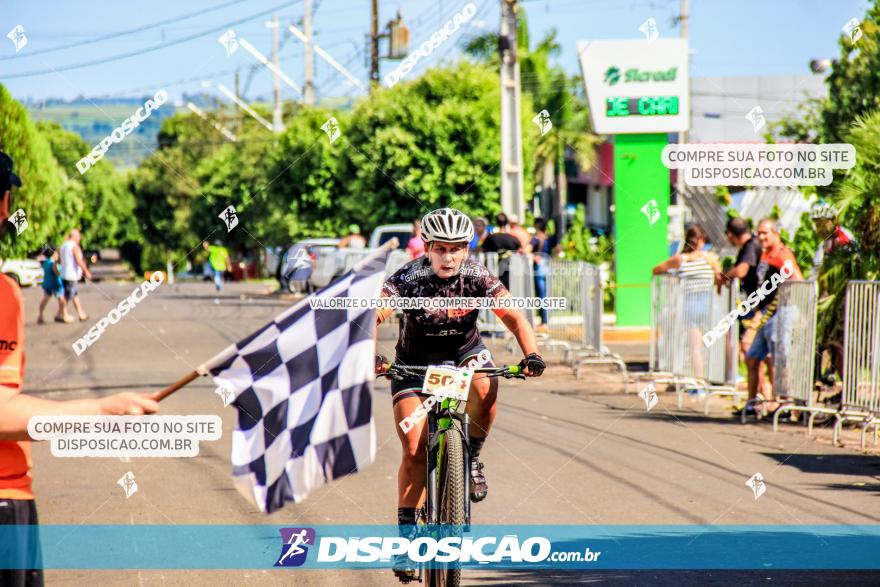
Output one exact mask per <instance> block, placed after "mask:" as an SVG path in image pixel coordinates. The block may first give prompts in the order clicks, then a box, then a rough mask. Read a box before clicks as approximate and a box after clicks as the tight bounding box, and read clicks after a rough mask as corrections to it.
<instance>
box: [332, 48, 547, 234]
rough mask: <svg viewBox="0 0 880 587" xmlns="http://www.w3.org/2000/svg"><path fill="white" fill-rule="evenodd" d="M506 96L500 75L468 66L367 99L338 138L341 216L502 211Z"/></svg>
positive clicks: (366, 219)
mask: <svg viewBox="0 0 880 587" xmlns="http://www.w3.org/2000/svg"><path fill="white" fill-rule="evenodd" d="M499 91H500V90H499V81H498V75H497V74H496V73H494V72H492V71H490V70H489V69H488V68H487V67H486V66H483V65H474V64H470V63H467V62H461V63H459V64H458V65H457V66H455V67H453V68H438V69H432V70H429V71H428V72H427V73H426V74H425V75H423V76H422V77H420V78H417V79H415V80H412V81H409V82H402V83H399V84H397V85H395V86H394V87H393V88H391V89H385V90H378V91H376V92H374V94H373V95H372V96H371V99H370V100H365V101H363V102H360V103H359V104H358V105H357V106H356V107H355V109H354V111H353V112H352V115H351V118H350V122H349V123H348V127H347V128H345V129H343V131H342V132H343V137H340V139H339V140H338V141H337V142H338V143H340V144H339V146H338V149H339V151H340V152H341V157H342V161H340V165H339V168H338V177H340V178H345V181H346V182H347V183H346V185H344V186H343V190H344V191H343V192H342V194H343V195H346V196H348V197H347V198H344V199H342V201H341V204H340V207H339V213H340V214H342V215H343V216H344V217H345V218H349V217H351V218H355V219H360V220H361V221H362V222H361V224H366V225H368V226H372V225H375V224H381V223H384V222H394V221H396V222H405V221H408V220H411V219H413V218H416V217H420V216H422V215H423V214H425V212H427V211H429V210H431V209H433V208H436V207H441V206H455V207H458V208H460V209H462V210H463V211H465V212H469V213H474V214H482V215H490V214H494V213H497V212H499V211H500V196H499V193H500V170H499V167H500V160H501V149H500V144H499V141H498V137H499V136H500V112H499V108H498V104H499V102H500V95H499ZM524 109H525V107H524ZM335 145H336V144H335V143H334V146H335ZM524 151H525V156H526V157H528V156H529V155H530V154H531V153H530V150H529V148H528V147H526V148H525V149H524ZM532 186H533V184H532V182H531V181H530V180H529V178H526V181H525V191H526V193H529V192H530V191H531V190H532Z"/></svg>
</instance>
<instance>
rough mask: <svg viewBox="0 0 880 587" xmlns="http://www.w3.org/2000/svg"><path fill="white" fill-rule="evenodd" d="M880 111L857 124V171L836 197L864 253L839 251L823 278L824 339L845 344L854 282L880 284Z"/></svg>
mask: <svg viewBox="0 0 880 587" xmlns="http://www.w3.org/2000/svg"><path fill="white" fill-rule="evenodd" d="M878 137H880V110H874V111H873V112H869V113H867V114H865V115H862V116H860V117H858V118H857V119H856V122H855V123H854V124H853V125H852V127H851V128H850V130H849V135H848V136H847V137H846V142H848V143H850V144H852V146H853V147H855V150H856V165H855V166H854V167H853V168H852V169H850V170H849V172H848V173H847V174H846V176H845V177H844V178H843V180H842V181H841V182H840V184H839V187H838V189H837V190H836V192H835V193H834V195H833V198H834V203H835V204H836V205H837V207H838V209H839V210H840V221H841V223H842V224H843V225H844V226H849V227H852V231H853V236H855V237H856V240H858V242H859V251H858V253H857V254H855V255H853V254H852V253H851V252H849V251H839V253H838V254H834V255H831V256H830V257H829V258H827V259H826V260H825V262H824V263H823V266H822V270H821V272H820V274H819V278H818V279H819V288H820V291H823V292H826V293H827V296H826V297H824V298H823V299H822V301H821V302H820V303H819V321H818V324H817V328H818V339H819V340H826V341H827V340H838V341H839V340H842V339H843V304H844V299H845V297H846V284H847V282H848V281H850V280H853V279H866V280H876V279H880V141H878Z"/></svg>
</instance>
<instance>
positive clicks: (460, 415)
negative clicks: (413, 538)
mask: <svg viewBox="0 0 880 587" xmlns="http://www.w3.org/2000/svg"><path fill="white" fill-rule="evenodd" d="M465 403H466V402H465V401H464V400H454V399H451V398H444V399H443V400H442V401H441V402H439V403H438V404H437V405H436V406H435V407H434V408H433V409H432V410H431V411H430V412H428V415H427V426H428V441H427V444H426V447H425V449H426V450H427V453H428V454H427V457H428V477H427V479H426V490H427V497H426V500H425V514H426V517H427V522H428V524H440V523H441V522H440V519H439V518H440V503H439V500H438V495H439V488H440V481H441V479H440V463H441V462H442V459H443V450H444V448H445V443H444V441H443V439H444V438H445V436H446V434H461V435H462V441H463V443H462V444H463V445H464V494H465V495H468V494H469V492H470V483H471V469H470V462H471V459H470V445H469V443H468V439H469V438H470V436H469V426H470V419H469V418H468V415H467V412H465V411H464V405H463V404H465ZM459 404H461V405H459ZM459 410H460V411H459ZM456 422H457V423H458V426H456ZM464 512H465V525H466V526H470V523H471V500H470V499H466V500H465V503H464Z"/></svg>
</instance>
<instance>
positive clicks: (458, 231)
mask: <svg viewBox="0 0 880 587" xmlns="http://www.w3.org/2000/svg"><path fill="white" fill-rule="evenodd" d="M473 238H474V224H473V222H471V219H470V218H468V217H467V215H466V214H464V213H463V212H460V211H459V210H456V209H455V208H440V209H438V210H434V211H433V212H428V213H427V214H425V217H424V218H422V240H424V241H425V242H426V243H427V242H431V241H445V242H449V243H457V242H471V239H473Z"/></svg>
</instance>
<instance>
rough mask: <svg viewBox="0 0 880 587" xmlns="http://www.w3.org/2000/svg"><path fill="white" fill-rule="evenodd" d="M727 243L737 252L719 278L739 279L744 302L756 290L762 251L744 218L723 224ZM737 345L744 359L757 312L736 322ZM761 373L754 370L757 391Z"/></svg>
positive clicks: (755, 329) (754, 330) (769, 367)
mask: <svg viewBox="0 0 880 587" xmlns="http://www.w3.org/2000/svg"><path fill="white" fill-rule="evenodd" d="M725 235H726V236H727V241H728V242H729V243H730V244H731V245H733V246H735V247H736V248H737V254H736V261H735V262H734V264H733V267H731V268H730V269H728V270H727V271H726V272H725V273H724V275H723V277H724V278H725V279H726V280H733V279H739V288H740V292H741V295H742V299H746V298H747V297H748V296H749V295H751V294H752V293H753V292H754V291H756V290H757V289H758V285H759V283H758V265H759V264H760V262H761V254H762V252H763V251H762V249H761V245H760V243H758V239H757V237H756V236H755V235H753V234H752V233H751V231H750V230H749V223H748V222H747V221H746V219H745V218H731V219H730V220H728V221H727V231H726V233H725ZM739 322H740V328H739V341H740V351H741V353H742V356H743V357H745V354H746V352H748V350H749V347H750V346H752V341H754V340H755V334H756V333H757V332H758V324H760V322H761V310H759V309H758V308H754V309H752V311H751V312H749V313H748V314H747V315H746V316H741V317H740V318H739ZM765 363H766V364H767V371H768V372H769V373H772V372H773V364H772V363H771V362H770V361H769V360H768V361H765ZM764 386H765V381H764V372H763V370H761V369H760V368H759V369H758V388H759V389H764Z"/></svg>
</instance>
